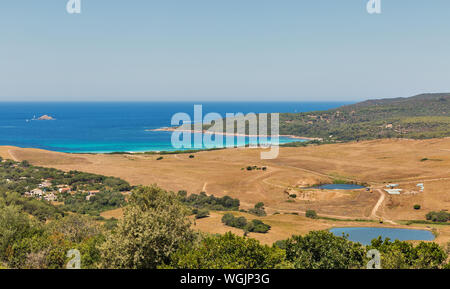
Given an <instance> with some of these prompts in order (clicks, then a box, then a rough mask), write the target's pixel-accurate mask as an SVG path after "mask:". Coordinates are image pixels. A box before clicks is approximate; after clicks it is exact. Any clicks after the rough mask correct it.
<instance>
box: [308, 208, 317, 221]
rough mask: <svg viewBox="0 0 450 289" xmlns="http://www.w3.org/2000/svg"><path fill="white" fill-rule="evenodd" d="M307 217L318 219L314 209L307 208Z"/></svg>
mask: <svg viewBox="0 0 450 289" xmlns="http://www.w3.org/2000/svg"><path fill="white" fill-rule="evenodd" d="M306 217H307V218H311V219H317V213H316V211H314V210H307V211H306Z"/></svg>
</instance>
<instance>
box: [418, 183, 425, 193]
mask: <svg viewBox="0 0 450 289" xmlns="http://www.w3.org/2000/svg"><path fill="white" fill-rule="evenodd" d="M417 187H419V189H420V191H421V192H423V191H424V190H425V186H424V184H423V183H420V184H417Z"/></svg>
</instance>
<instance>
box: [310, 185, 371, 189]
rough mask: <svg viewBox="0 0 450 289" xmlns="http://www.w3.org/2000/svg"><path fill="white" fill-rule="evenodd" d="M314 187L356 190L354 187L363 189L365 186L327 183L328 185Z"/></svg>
mask: <svg viewBox="0 0 450 289" xmlns="http://www.w3.org/2000/svg"><path fill="white" fill-rule="evenodd" d="M315 188H317V189H324V190H356V189H364V188H365V187H364V186H360V185H353V184H328V185H321V186H318V187H315Z"/></svg>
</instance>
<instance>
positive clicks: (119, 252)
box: [101, 186, 194, 269]
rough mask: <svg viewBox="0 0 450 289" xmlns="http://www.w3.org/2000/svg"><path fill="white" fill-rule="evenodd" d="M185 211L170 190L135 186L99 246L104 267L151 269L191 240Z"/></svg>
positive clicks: (190, 231)
mask: <svg viewBox="0 0 450 289" xmlns="http://www.w3.org/2000/svg"><path fill="white" fill-rule="evenodd" d="M188 213H189V212H188V210H187V208H186V207H184V206H183V205H182V204H181V203H180V202H179V200H178V198H177V196H176V195H175V194H174V193H172V192H166V191H164V190H162V189H160V188H158V187H156V186H152V187H139V188H137V189H136V190H135V191H134V192H133V194H132V195H131V196H130V200H129V206H128V207H127V208H125V211H124V217H123V219H122V220H120V221H119V222H118V226H117V228H116V230H115V231H114V232H112V233H109V234H107V235H106V241H105V243H104V244H103V245H102V246H101V253H102V264H101V266H102V267H104V268H128V269H152V268H156V267H157V266H158V265H161V264H163V263H164V262H168V261H169V259H170V256H171V254H173V253H174V252H175V251H176V250H177V249H178V248H179V247H180V246H181V245H182V244H183V243H184V242H189V241H191V240H192V239H193V237H194V233H193V231H192V230H191V229H190V226H191V223H190V222H189V219H188V218H186V217H187V215H188Z"/></svg>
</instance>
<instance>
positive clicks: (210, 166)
mask: <svg viewBox="0 0 450 289" xmlns="http://www.w3.org/2000/svg"><path fill="white" fill-rule="evenodd" d="M260 152H261V150H260V149H245V148H236V149H226V150H218V151H204V152H198V153H196V154H195V158H192V159H191V158H189V155H188V154H179V155H163V159H162V160H157V158H158V155H145V154H134V155H108V154H65V153H56V152H49V151H44V150H38V149H22V148H16V147H1V148H0V155H1V156H2V157H4V158H11V159H14V160H17V161H21V160H28V161H29V162H30V163H32V164H33V165H39V166H45V167H53V168H58V169H62V170H80V171H86V172H91V173H98V174H103V175H108V176H116V177H120V178H123V179H125V180H127V181H129V182H130V183H131V184H134V185H139V184H142V185H150V184H157V185H158V186H160V187H162V188H164V189H166V190H172V191H178V190H186V191H188V193H199V192H201V191H205V192H207V193H208V194H214V195H216V196H224V195H229V196H232V197H234V198H238V199H240V200H241V207H242V208H244V209H248V208H250V207H253V205H254V204H255V203H257V202H264V203H265V205H266V211H267V212H268V216H267V217H264V218H261V219H262V220H264V222H266V223H268V224H269V225H272V229H271V231H270V232H269V233H268V234H251V236H252V237H255V238H257V239H259V240H261V241H262V242H264V243H271V242H273V241H276V240H279V239H283V238H286V237H289V236H290V235H292V234H304V233H307V232H308V231H310V230H318V229H327V228H330V227H335V226H350V225H352V226H355V225H356V226H367V225H370V226H378V225H380V224H378V220H380V219H382V220H383V221H384V224H383V225H385V226H404V225H400V223H404V222H402V221H403V220H424V215H425V214H426V213H427V212H429V211H431V210H434V211H437V210H449V209H450V138H445V139H431V140H400V139H395V140H376V141H364V142H352V143H344V144H331V145H321V146H308V147H299V148H280V155H279V157H278V158H276V159H274V160H261V159H260ZM254 165H255V166H259V167H262V166H266V167H267V170H266V171H263V170H254V171H247V170H245V169H244V170H242V168H246V167H247V166H254ZM335 179H340V180H348V181H350V180H351V181H356V182H360V183H367V184H369V185H370V186H371V187H372V189H373V190H372V192H368V191H366V190H364V189H363V190H354V191H326V190H315V189H314V190H313V189H305V188H306V187H308V186H310V185H314V184H317V183H321V182H322V183H326V182H332V181H333V180H335ZM386 183H396V184H400V188H401V189H403V192H402V194H401V195H397V196H391V195H388V194H386V193H385V192H384V191H383V190H382V189H383V188H384V186H385V185H386ZM417 183H424V185H425V190H424V192H419V190H418V188H417V187H416V184H417ZM289 194H296V195H297V198H295V199H292V198H291V199H290V200H289ZM414 204H420V205H421V206H422V209H421V210H414V209H413V206H414ZM307 209H314V210H316V212H317V213H318V214H319V215H320V216H324V217H329V218H333V219H339V220H311V219H307V218H305V217H304V212H305V210H307ZM276 212H278V213H279V214H274V213H276ZM292 213H297V214H298V216H297V215H293V214H292ZM105 214H106V215H105V216H108V213H107V212H106V213H105ZM221 215H222V213H220V212H213V213H212V214H211V217H209V218H205V219H201V220H197V221H196V225H195V227H196V228H198V229H200V230H202V231H207V232H214V233H220V232H225V231H235V232H238V233H242V231H241V230H234V229H232V228H230V227H224V226H223V225H222V224H221V222H220V218H221ZM111 216H116V217H117V216H119V217H120V212H111ZM252 218H256V217H255V216H248V219H252ZM351 219H367V220H369V219H370V220H373V221H374V222H370V223H369V222H354V221H351ZM345 220H347V221H345ZM412 226H413V225H411V226H410V227H412ZM414 227H429V228H431V227H436V232H437V234H438V238H437V239H436V240H437V241H438V242H440V243H444V242H447V241H449V240H450V228H448V227H450V226H443V225H429V226H427V225H414Z"/></svg>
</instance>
